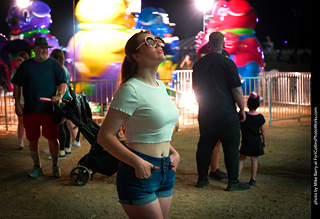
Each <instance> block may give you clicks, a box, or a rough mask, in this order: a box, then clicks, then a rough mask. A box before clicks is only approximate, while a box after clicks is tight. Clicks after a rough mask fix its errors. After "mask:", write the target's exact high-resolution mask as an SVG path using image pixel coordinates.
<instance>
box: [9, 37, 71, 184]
mask: <svg viewBox="0 0 320 219" xmlns="http://www.w3.org/2000/svg"><path fill="white" fill-rule="evenodd" d="M49 47H50V46H49V45H48V42H47V40H46V39H45V38H43V37H37V38H36V39H35V43H34V46H33V49H34V52H35V57H34V58H32V59H28V60H26V61H24V62H23V63H22V64H21V65H20V66H19V68H18V70H17V72H16V74H15V75H14V77H13V78H12V81H11V82H12V84H14V91H13V94H14V98H15V110H16V113H17V115H18V116H22V115H23V124H24V127H25V131H26V137H27V140H28V141H29V147H30V156H31V158H32V161H33V170H32V171H31V172H30V173H29V174H28V176H29V177H31V178H37V177H39V176H42V175H43V171H42V165H41V160H40V154H39V138H40V134H41V133H42V136H44V137H45V138H46V139H47V140H48V144H49V149H50V153H51V157H52V176H53V177H55V178H57V177H61V171H60V168H59V166H58V153H59V141H58V125H57V124H55V123H54V122H53V116H52V115H53V110H52V103H50V102H42V101H41V100H40V98H41V97H46V98H50V99H51V101H52V102H56V101H58V100H61V98H62V96H63V95H64V93H65V91H66V87H67V81H66V76H65V73H64V71H63V69H62V67H61V66H60V64H59V63H58V62H57V61H56V60H53V59H50V58H48V50H49ZM21 88H23V97H24V107H23V108H22V106H21V104H20V95H21ZM40 126H41V127H42V128H41V132H40Z"/></svg>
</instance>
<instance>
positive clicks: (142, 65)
mask: <svg viewBox="0 0 320 219" xmlns="http://www.w3.org/2000/svg"><path fill="white" fill-rule="evenodd" d="M163 46H164V41H163V40H162V39H161V38H160V37H155V36H153V35H152V34H151V33H150V31H141V32H139V33H136V34H134V35H133V36H132V37H131V38H130V39H129V40H128V42H127V44H126V46H125V54H126V56H125V58H124V61H123V63H122V68H121V83H120V87H119V88H118V90H117V91H116V93H115V95H114V98H113V100H112V103H111V105H110V108H109V110H108V113H107V115H106V118H105V120H104V122H103V124H102V126H101V128H100V131H99V133H98V139H97V140H98V143H99V144H100V145H101V146H102V147H104V148H105V149H106V150H107V151H108V152H109V153H110V154H112V155H113V156H114V157H116V158H118V159H119V160H120V161H122V162H121V163H120V164H119V167H118V172H117V190H118V196H119V202H120V203H121V204H122V207H123V209H124V210H125V212H126V213H127V215H128V216H129V218H167V217H168V214H169V209H170V206H171V200H172V194H173V186H174V181H175V171H176V168H177V166H178V163H179V160H180V156H179V154H178V152H177V151H176V150H175V149H174V148H173V147H172V146H171V144H170V141H171V136H172V133H173V128H174V125H175V124H176V122H177V120H178V117H179V112H178V109H177V107H176V106H175V105H174V103H173V102H172V101H171V99H170V98H169V96H168V95H167V93H166V88H165V85H164V83H163V82H162V81H160V80H157V79H156V73H157V69H158V67H159V65H160V63H161V62H163V61H164V60H165V56H164V54H163V49H162V47H163ZM122 125H124V127H125V129H126V139H127V146H128V147H125V146H124V145H123V144H121V143H120V142H119V140H118V139H117V137H116V134H117V133H118V131H119V129H120V127H121V126H122Z"/></svg>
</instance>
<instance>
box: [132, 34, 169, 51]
mask: <svg viewBox="0 0 320 219" xmlns="http://www.w3.org/2000/svg"><path fill="white" fill-rule="evenodd" d="M143 44H146V45H148V46H150V47H156V45H157V44H159V45H160V46H162V47H164V45H165V44H166V43H165V42H164V40H163V39H162V38H161V37H156V38H152V37H151V36H147V37H146V38H144V42H143V43H141V44H140V45H139V46H138V47H137V48H136V50H138V49H139V48H140V47H141V46H142V45H143Z"/></svg>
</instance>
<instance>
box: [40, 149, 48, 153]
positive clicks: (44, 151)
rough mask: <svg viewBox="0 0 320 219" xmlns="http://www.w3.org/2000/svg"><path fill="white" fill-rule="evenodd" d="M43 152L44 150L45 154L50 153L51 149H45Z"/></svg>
mask: <svg viewBox="0 0 320 219" xmlns="http://www.w3.org/2000/svg"><path fill="white" fill-rule="evenodd" d="M42 152H43V153H44V154H50V150H49V149H46V150H43V151H42Z"/></svg>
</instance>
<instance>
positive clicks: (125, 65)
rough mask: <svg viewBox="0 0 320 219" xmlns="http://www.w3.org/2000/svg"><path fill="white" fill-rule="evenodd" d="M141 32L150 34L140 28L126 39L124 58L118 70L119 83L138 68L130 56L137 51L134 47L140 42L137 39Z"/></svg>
mask: <svg viewBox="0 0 320 219" xmlns="http://www.w3.org/2000/svg"><path fill="white" fill-rule="evenodd" d="M141 34H151V32H150V31H149V30H141V31H140V32H139V33H136V34H134V35H133V36H132V37H130V39H129V40H128V41H127V43H126V46H125V54H126V56H125V57H124V60H123V62H122V66H121V71H120V84H119V86H121V85H122V84H124V83H125V82H126V81H128V80H129V79H130V78H132V77H133V76H134V75H135V74H136V73H137V69H138V64H137V61H136V60H135V59H134V58H132V54H135V53H137V52H138V50H136V48H137V47H138V46H139V44H140V43H141V42H140V41H139V40H138V39H139V36H140V35H141Z"/></svg>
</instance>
